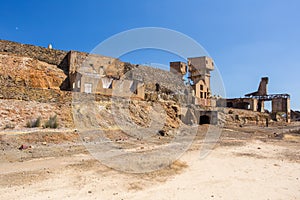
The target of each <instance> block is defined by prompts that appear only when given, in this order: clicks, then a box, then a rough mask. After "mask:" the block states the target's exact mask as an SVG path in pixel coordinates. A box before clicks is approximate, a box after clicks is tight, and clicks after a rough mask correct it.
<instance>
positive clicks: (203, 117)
mask: <svg viewBox="0 0 300 200" xmlns="http://www.w3.org/2000/svg"><path fill="white" fill-rule="evenodd" d="M199 124H200V125H202V124H210V118H209V116H207V115H201V116H200V122H199Z"/></svg>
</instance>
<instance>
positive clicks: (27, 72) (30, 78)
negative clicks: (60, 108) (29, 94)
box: [0, 53, 67, 89]
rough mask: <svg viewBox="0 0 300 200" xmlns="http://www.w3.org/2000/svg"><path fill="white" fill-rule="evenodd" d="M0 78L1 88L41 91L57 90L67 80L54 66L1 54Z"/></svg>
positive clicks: (61, 71)
mask: <svg viewBox="0 0 300 200" xmlns="http://www.w3.org/2000/svg"><path fill="white" fill-rule="evenodd" d="M0 77H1V79H2V80H3V81H2V82H1V85H3V86H14V87H18V86H22V87H24V86H25V87H30V88H43V89H59V87H60V86H61V84H62V83H63V81H64V80H65V79H66V78H67V76H66V75H65V74H64V72H63V70H61V69H59V68H58V67H57V66H56V65H51V64H48V63H45V62H42V61H39V60H36V59H32V58H27V57H21V56H17V55H12V54H3V53H1V54H0ZM8 83H9V84H10V85H7V84H8Z"/></svg>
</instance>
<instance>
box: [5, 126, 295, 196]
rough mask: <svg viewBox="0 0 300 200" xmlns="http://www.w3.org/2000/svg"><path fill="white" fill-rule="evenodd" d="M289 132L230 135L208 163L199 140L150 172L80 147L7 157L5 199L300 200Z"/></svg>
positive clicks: (251, 130)
mask: <svg viewBox="0 0 300 200" xmlns="http://www.w3.org/2000/svg"><path fill="white" fill-rule="evenodd" d="M298 125H299V124H297V125H296V126H294V127H297V126H298ZM298 127H299V126H298ZM286 130H288V128H286V129H285V131H283V130H282V129H278V128H276V127H274V128H269V129H262V128H260V129H255V128H253V127H249V128H247V127H246V128H240V129H237V128H236V129H227V130H225V131H224V134H223V137H222V138H221V140H220V141H219V142H218V143H217V144H216V146H215V148H214V149H213V150H212V151H211V152H210V154H209V155H208V156H206V157H205V158H203V159H200V149H201V146H202V143H201V142H202V141H201V139H199V138H198V139H197V138H196V140H195V142H194V144H193V145H192V146H191V149H190V150H189V151H187V152H185V153H184V154H183V156H182V157H180V159H179V160H177V161H175V162H174V163H173V164H172V165H170V166H169V167H167V168H165V169H161V170H158V171H154V172H151V173H143V174H132V173H124V172H120V171H116V170H113V169H110V168H108V167H106V166H104V165H103V164H101V163H100V162H99V161H97V160H95V159H94V158H93V157H92V156H91V155H90V154H88V153H87V152H86V151H84V150H82V148H81V147H77V151H71V152H72V153H70V154H62V155H59V156H53V157H51V156H45V157H42V156H36V157H34V158H30V159H23V160H13V159H12V160H8V159H7V157H5V159H3V158H4V157H3V156H2V159H1V163H0V171H1V174H0V199H118V200H121V199H123V200H125V199H187V200H190V199H272V200H273V199H300V146H299V145H300V136H299V134H289V133H286V134H281V132H286ZM274 132H276V133H279V134H280V135H279V136H276V137H274V138H273V137H272V136H273V134H274ZM60 145H61V144H60ZM70 145H71V146H72V144H70ZM47 148H56V146H47ZM68 148H69V147H68ZM78 149H81V150H78ZM6 151H8V150H6ZM11 151H13V150H11ZM2 155H3V154H2ZM6 155H7V154H6ZM49 155H50V154H49ZM55 155H56V154H55Z"/></svg>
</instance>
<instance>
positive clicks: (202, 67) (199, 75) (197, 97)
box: [170, 56, 215, 106]
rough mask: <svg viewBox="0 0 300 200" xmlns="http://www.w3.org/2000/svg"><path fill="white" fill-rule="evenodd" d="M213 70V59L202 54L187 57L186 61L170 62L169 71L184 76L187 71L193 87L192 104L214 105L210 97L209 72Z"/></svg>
mask: <svg viewBox="0 0 300 200" xmlns="http://www.w3.org/2000/svg"><path fill="white" fill-rule="evenodd" d="M212 70H214V61H213V59H211V58H209V57H207V56H203V57H195V58H188V63H187V64H186V63H184V62H179V61H178V62H170V71H171V72H175V73H178V74H179V75H181V76H184V75H186V74H187V73H188V79H189V83H190V84H191V86H192V88H193V93H194V104H196V105H203V106H214V105H215V103H214V102H215V101H214V99H212V98H211V88H210V77H211V75H210V72H211V71H212Z"/></svg>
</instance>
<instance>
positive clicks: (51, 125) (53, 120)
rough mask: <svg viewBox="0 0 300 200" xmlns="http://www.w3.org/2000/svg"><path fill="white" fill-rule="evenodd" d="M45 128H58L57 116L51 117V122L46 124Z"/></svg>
mask: <svg viewBox="0 0 300 200" xmlns="http://www.w3.org/2000/svg"><path fill="white" fill-rule="evenodd" d="M43 128H58V121H57V115H54V116H51V117H50V118H49V120H48V121H46V122H45V124H44V125H43Z"/></svg>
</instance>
